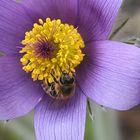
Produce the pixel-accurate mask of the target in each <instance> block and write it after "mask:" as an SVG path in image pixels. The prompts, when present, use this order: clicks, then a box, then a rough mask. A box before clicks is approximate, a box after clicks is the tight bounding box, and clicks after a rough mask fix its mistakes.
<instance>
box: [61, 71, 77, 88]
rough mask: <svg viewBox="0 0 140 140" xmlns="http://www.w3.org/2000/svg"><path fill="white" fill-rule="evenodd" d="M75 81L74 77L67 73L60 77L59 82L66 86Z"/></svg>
mask: <svg viewBox="0 0 140 140" xmlns="http://www.w3.org/2000/svg"><path fill="white" fill-rule="evenodd" d="M74 81H75V77H74V75H73V76H70V75H69V74H68V73H63V74H62V76H61V77H60V82H61V84H63V85H68V84H73V83H74Z"/></svg>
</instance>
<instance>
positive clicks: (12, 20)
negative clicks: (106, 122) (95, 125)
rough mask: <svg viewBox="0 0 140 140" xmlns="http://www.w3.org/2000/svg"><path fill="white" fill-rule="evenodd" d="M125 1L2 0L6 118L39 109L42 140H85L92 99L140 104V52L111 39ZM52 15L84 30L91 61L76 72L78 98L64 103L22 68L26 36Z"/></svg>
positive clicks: (1, 83)
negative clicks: (118, 13) (87, 106)
mask: <svg viewBox="0 0 140 140" xmlns="http://www.w3.org/2000/svg"><path fill="white" fill-rule="evenodd" d="M121 3H122V0H21V1H19V2H16V1H14V0H1V1H0V50H1V51H2V52H4V53H5V54H6V55H5V56H3V57H1V58H0V74H1V76H0V119H1V120H9V119H13V118H16V117H20V116H23V115H25V114H26V113H28V112H30V111H31V110H32V109H33V108H34V107H35V119H34V123H35V131H36V137H37V140H50V139H51V140H55V139H57V140H82V139H83V138H84V129H85V118H86V102H87V97H88V98H90V99H92V100H93V101H95V102H97V103H99V104H101V105H103V106H106V107H110V108H113V109H118V110H126V109H129V108H131V107H133V106H135V105H137V104H139V102H140V93H139V91H140V78H139V77H140V62H139V56H140V49H139V48H137V47H134V46H132V45H126V44H123V43H119V42H115V41H109V40H107V39H108V36H109V33H110V31H111V28H112V24H113V22H114V19H115V17H116V15H117V12H118V10H119V8H120V6H121ZM48 17H49V18H51V19H61V20H62V22H63V23H68V24H71V25H73V26H74V27H75V28H76V27H78V31H79V33H80V34H81V36H82V38H83V39H84V42H85V48H84V50H83V51H84V54H85V57H84V60H83V61H82V63H81V64H80V65H79V66H78V67H77V69H76V90H75V94H74V96H73V97H72V98H70V99H69V100H67V101H62V102H61V103H60V102H58V101H56V102H55V99H52V98H51V97H49V96H48V95H47V94H46V93H45V92H44V90H43V89H42V87H41V84H40V82H39V81H34V82H33V80H32V78H31V75H30V74H27V73H26V72H25V71H23V70H22V65H21V63H20V58H21V57H22V55H21V54H20V53H19V49H18V48H17V46H21V43H20V42H21V41H22V40H23V39H24V37H25V32H26V31H30V30H31V29H32V28H33V27H32V26H33V24H34V23H37V22H38V19H40V18H41V19H43V20H45V19H46V18H48ZM43 45H44V44H43ZM41 46H42V45H41ZM44 46H45V45H44ZM38 47H40V46H38ZM45 47H46V46H45ZM43 49H44V48H40V49H37V51H36V52H37V53H38V52H40V51H41V52H42V50H43ZM46 49H48V50H49V51H50V52H52V51H53V50H52V49H51V48H48V47H46ZM48 55H49V54H47V53H45V54H44V55H43V57H46V56H48ZM60 104H61V105H60Z"/></svg>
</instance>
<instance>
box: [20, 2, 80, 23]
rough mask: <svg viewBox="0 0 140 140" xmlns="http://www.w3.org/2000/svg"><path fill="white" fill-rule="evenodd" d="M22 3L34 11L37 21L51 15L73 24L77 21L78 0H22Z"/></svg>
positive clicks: (52, 17) (53, 17)
mask: <svg viewBox="0 0 140 140" xmlns="http://www.w3.org/2000/svg"><path fill="white" fill-rule="evenodd" d="M21 4H23V5H24V6H25V7H26V9H28V10H29V9H30V11H32V14H34V15H35V16H34V19H36V21H38V19H39V18H42V19H43V20H45V19H46V18H47V17H50V18H51V19H61V20H62V21H63V22H67V23H69V24H73V25H74V24H75V22H76V17H77V0H22V2H21ZM29 14H30V13H29ZM30 16H33V15H31V14H30Z"/></svg>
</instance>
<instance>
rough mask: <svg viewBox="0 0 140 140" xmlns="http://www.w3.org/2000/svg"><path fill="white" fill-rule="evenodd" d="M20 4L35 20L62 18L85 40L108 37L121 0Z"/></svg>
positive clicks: (27, 0)
mask: <svg viewBox="0 0 140 140" xmlns="http://www.w3.org/2000/svg"><path fill="white" fill-rule="evenodd" d="M22 4H23V5H24V6H25V7H26V9H30V10H31V11H32V13H34V14H33V15H36V16H35V17H34V18H35V19H36V21H37V20H38V19H39V18H43V19H45V18H47V17H50V18H52V19H58V18H59V19H62V21H63V22H67V23H69V24H73V25H75V27H78V30H79V32H80V33H81V34H82V36H83V38H84V40H85V41H91V40H100V39H106V38H107V37H108V35H109V33H110V31H111V27H112V24H113V22H114V19H115V17H116V15H117V13H118V10H119V8H120V6H121V4H122V0H115V1H114V0H105V1H102V0H23V1H22ZM29 14H30V13H29ZM30 16H32V15H31V14H30Z"/></svg>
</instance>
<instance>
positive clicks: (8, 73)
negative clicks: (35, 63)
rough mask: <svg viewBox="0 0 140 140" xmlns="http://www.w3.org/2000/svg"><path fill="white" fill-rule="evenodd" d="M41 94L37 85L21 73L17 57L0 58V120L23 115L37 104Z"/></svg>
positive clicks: (40, 89) (28, 76)
mask: <svg viewBox="0 0 140 140" xmlns="http://www.w3.org/2000/svg"><path fill="white" fill-rule="evenodd" d="M42 93H43V92H42V88H41V86H40V85H39V83H36V82H33V81H32V79H31V78H30V75H28V74H26V73H25V72H24V71H22V68H21V64H20V63H19V58H18V57H13V56H4V57H1V58H0V120H8V119H13V118H16V117H19V116H23V115H25V114H26V113H28V112H29V111H31V110H32V109H33V108H34V107H35V106H36V105H37V104H38V102H39V101H40V99H41V97H42V95H43V94H42Z"/></svg>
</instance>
